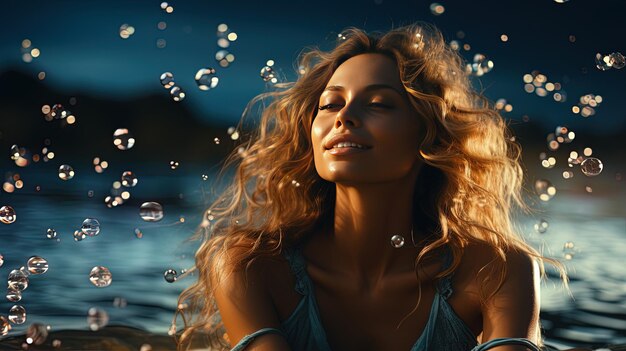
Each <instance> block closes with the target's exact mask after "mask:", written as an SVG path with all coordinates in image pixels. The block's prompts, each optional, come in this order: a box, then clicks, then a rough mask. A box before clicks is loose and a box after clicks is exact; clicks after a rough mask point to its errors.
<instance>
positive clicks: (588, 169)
mask: <svg viewBox="0 0 626 351" xmlns="http://www.w3.org/2000/svg"><path fill="white" fill-rule="evenodd" d="M603 168H604V165H603V164H602V161H600V160H599V159H597V158H595V157H589V158H587V159H585V160H584V161H583V162H581V164H580V170H581V171H582V172H583V173H584V174H585V175H586V176H587V177H595V176H597V175H598V174H600V173H601V172H602V169H603Z"/></svg>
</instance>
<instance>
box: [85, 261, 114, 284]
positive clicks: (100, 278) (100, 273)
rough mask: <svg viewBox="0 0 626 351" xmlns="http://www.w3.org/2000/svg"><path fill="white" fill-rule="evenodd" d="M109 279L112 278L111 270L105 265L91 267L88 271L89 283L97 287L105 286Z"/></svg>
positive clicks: (109, 281)
mask: <svg viewBox="0 0 626 351" xmlns="http://www.w3.org/2000/svg"><path fill="white" fill-rule="evenodd" d="M111 280H112V276H111V272H110V271H109V269H108V268H106V267H102V266H96V267H93V268H92V269H91V272H90V273H89V281H91V284H93V285H95V286H97V287H99V288H105V287H107V286H109V285H111Z"/></svg>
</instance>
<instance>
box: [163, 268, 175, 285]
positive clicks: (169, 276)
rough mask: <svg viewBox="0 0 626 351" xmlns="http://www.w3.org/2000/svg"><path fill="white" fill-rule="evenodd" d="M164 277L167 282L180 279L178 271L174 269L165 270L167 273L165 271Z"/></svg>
mask: <svg viewBox="0 0 626 351" xmlns="http://www.w3.org/2000/svg"><path fill="white" fill-rule="evenodd" d="M163 277H164V278H165V281H166V282H168V283H173V282H175V281H176V279H178V273H176V271H175V270H173V269H168V270H166V271H165V273H163Z"/></svg>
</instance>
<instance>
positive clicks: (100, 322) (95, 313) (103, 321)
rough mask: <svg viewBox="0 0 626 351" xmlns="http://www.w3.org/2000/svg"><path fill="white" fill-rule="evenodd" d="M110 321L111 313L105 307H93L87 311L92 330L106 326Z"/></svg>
mask: <svg viewBox="0 0 626 351" xmlns="http://www.w3.org/2000/svg"><path fill="white" fill-rule="evenodd" d="M108 323H109V315H108V314H107V312H106V311H105V310H103V309H100V308H96V307H91V308H90V309H89V311H88V312H87V325H88V326H89V329H91V330H92V331H97V330H100V329H102V328H104V327H105V326H106V325H107V324H108Z"/></svg>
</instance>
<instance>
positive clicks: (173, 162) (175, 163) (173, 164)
mask: <svg viewBox="0 0 626 351" xmlns="http://www.w3.org/2000/svg"><path fill="white" fill-rule="evenodd" d="M178 166H179V163H178V162H177V161H170V168H171V169H176V168H178Z"/></svg>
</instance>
